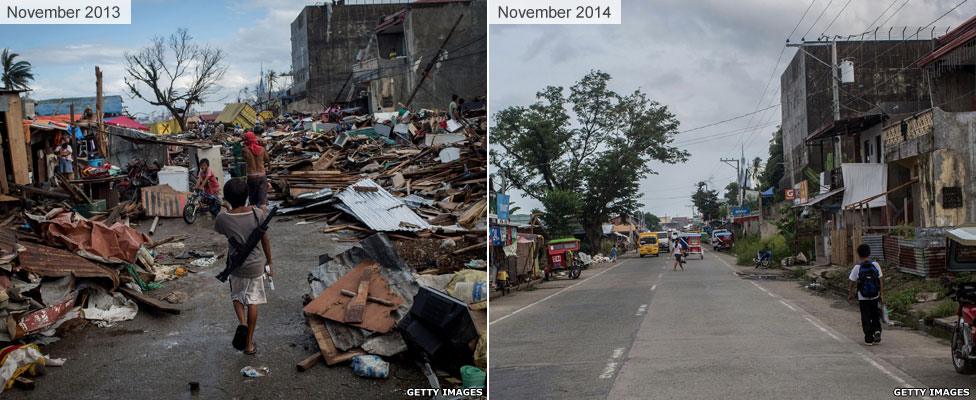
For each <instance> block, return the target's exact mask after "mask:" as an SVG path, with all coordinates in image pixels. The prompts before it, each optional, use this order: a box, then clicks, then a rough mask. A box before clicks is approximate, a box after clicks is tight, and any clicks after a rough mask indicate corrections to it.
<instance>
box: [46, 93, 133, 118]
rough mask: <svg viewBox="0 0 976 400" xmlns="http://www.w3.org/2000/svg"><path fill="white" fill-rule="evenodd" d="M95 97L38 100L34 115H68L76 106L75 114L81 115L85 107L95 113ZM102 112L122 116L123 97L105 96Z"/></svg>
mask: <svg viewBox="0 0 976 400" xmlns="http://www.w3.org/2000/svg"><path fill="white" fill-rule="evenodd" d="M95 100H96V99H95V98H94V97H71V98H64V99H46V100H37V101H36V102H35V103H34V113H35V114H37V115H44V116H47V115H58V114H67V113H70V112H71V111H70V110H71V106H72V105H74V106H75V113H78V114H81V113H82V112H83V111H85V107H91V109H92V111H95ZM102 101H103V102H102V112H104V113H105V115H119V114H122V96H118V95H116V96H105V97H104V98H103V99H102Z"/></svg>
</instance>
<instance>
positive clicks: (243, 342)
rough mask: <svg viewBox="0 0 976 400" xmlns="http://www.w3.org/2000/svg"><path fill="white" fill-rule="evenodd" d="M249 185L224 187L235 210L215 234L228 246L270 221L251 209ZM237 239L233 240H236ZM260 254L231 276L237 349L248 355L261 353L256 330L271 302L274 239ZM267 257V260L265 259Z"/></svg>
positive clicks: (236, 182) (235, 182)
mask: <svg viewBox="0 0 976 400" xmlns="http://www.w3.org/2000/svg"><path fill="white" fill-rule="evenodd" d="M247 192H248V187H247V183H246V182H245V181H244V180H241V179H231V180H229V181H227V183H226V184H224V198H225V199H226V200H227V202H228V203H230V207H231V209H230V210H229V211H225V212H222V213H220V214H219V215H217V219H216V221H215V222H214V230H215V231H217V233H220V234H222V235H224V236H226V237H227V240H228V244H229V245H230V246H233V243H234V242H236V243H245V242H246V241H247V237H248V236H250V235H251V232H253V231H254V230H255V229H257V228H258V226H259V225H260V224H261V222H260V221H263V220H264V219H265V218H266V217H267V212H266V211H264V210H262V209H260V208H257V207H254V206H248V205H247V197H248V193H247ZM232 238H233V239H232ZM260 249H261V250H260V251H259V250H258V247H257V246H255V247H254V250H252V251H251V253H250V254H248V256H247V259H246V260H245V261H244V264H243V265H241V266H240V267H238V268H236V269H234V271H233V272H231V273H230V277H229V279H228V280H229V281H230V299H231V301H232V302H233V303H234V312H235V313H236V314H237V320H238V322H239V325H238V326H237V331H236V332H235V334H234V340H233V342H232V344H233V346H234V348H235V349H237V350H241V351H243V352H244V354H247V355H253V354H255V353H256V352H257V346H256V345H255V344H254V328H255V326H256V325H257V320H258V305H259V304H265V303H267V302H268V300H267V295H266V294H265V289H264V284H265V283H264V281H265V274H267V276H268V277H272V276H274V268H273V267H272V265H273V264H272V262H271V238H270V234H269V233H265V234H264V236H263V237H262V238H261V246H260ZM261 253H264V257H262V256H261Z"/></svg>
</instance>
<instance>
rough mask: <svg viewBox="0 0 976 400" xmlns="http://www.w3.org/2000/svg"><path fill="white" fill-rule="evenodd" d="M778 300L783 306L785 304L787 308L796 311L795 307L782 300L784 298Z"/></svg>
mask: <svg viewBox="0 0 976 400" xmlns="http://www.w3.org/2000/svg"><path fill="white" fill-rule="evenodd" d="M779 302H780V303H781V304H783V305H784V306H786V308H789V309H790V310H792V311H796V309H795V308H793V306H791V305H790V303H787V302H786V301H784V300H780V301H779Z"/></svg>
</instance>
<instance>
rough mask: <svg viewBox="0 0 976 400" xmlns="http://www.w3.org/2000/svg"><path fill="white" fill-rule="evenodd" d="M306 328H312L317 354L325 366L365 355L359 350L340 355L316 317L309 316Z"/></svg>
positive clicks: (322, 323)
mask: <svg viewBox="0 0 976 400" xmlns="http://www.w3.org/2000/svg"><path fill="white" fill-rule="evenodd" d="M308 326H309V327H310V328H312V334H313V335H315V342H316V343H318V345H319V353H320V354H321V355H322V358H323V359H324V360H325V364H326V365H336V364H339V363H342V362H346V361H349V360H351V359H352V358H353V357H355V356H359V355H364V354H366V353H365V352H363V351H361V350H352V351H347V352H343V353H340V352H339V350H338V349H336V347H335V343H333V342H332V336H330V335H329V329H328V328H326V327H325V322H323V321H322V319H320V318H319V317H318V316H315V315H312V316H309V317H308Z"/></svg>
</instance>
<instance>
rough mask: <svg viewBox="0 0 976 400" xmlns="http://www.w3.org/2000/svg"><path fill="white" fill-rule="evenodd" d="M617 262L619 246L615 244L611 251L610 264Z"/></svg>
mask: <svg viewBox="0 0 976 400" xmlns="http://www.w3.org/2000/svg"><path fill="white" fill-rule="evenodd" d="M616 261H617V245H616V244H614V245H613V248H611V249H610V262H616Z"/></svg>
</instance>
